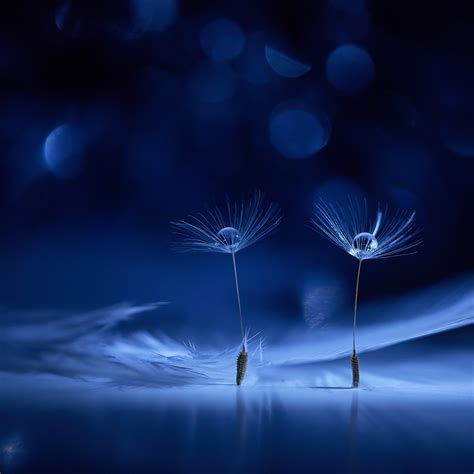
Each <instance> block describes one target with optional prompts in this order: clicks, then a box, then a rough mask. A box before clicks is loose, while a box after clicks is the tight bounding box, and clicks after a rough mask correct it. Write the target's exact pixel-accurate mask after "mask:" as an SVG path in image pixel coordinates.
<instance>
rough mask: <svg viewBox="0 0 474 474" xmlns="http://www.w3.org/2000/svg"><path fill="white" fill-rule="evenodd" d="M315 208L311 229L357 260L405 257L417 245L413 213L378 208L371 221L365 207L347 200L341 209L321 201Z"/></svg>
mask: <svg viewBox="0 0 474 474" xmlns="http://www.w3.org/2000/svg"><path fill="white" fill-rule="evenodd" d="M315 206H316V211H315V213H314V216H313V219H312V220H311V224H312V226H313V228H314V229H315V230H316V231H317V232H319V233H321V234H322V235H323V236H324V237H326V238H327V239H329V240H330V241H332V242H333V243H334V244H336V245H337V246H338V247H340V248H342V249H343V250H345V251H346V252H347V253H349V254H350V255H352V256H353V257H355V258H357V259H358V260H369V259H374V258H387V257H397V256H401V255H406V254H409V253H412V250H413V249H414V248H415V247H416V246H418V245H419V244H420V243H421V239H420V238H419V233H420V230H419V228H418V227H417V225H416V223H415V212H411V211H400V210H399V211H397V212H395V213H394V214H393V215H389V213H388V210H387V209H386V210H385V211H382V210H380V209H379V210H378V211H377V213H376V215H375V220H372V219H371V218H370V215H369V212H368V209H367V204H364V205H363V206H362V205H360V204H359V203H356V202H353V201H351V200H350V201H349V205H348V206H345V207H342V206H340V205H338V204H331V203H327V202H325V201H323V200H319V201H318V202H317V203H316V205H315Z"/></svg>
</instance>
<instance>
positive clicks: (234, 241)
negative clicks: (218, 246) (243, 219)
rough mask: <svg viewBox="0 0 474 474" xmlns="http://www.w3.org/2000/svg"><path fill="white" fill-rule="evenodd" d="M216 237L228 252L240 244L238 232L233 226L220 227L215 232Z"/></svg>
mask: <svg viewBox="0 0 474 474" xmlns="http://www.w3.org/2000/svg"><path fill="white" fill-rule="evenodd" d="M217 237H218V238H219V240H220V241H221V242H222V244H223V245H224V247H225V248H226V250H228V251H229V252H233V251H234V250H236V249H237V247H238V246H239V244H240V234H239V231H238V230H237V229H236V228H235V227H224V228H222V229H221V230H220V231H219V232H218V233H217Z"/></svg>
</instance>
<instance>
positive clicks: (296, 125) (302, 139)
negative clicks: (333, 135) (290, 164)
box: [269, 109, 330, 159]
mask: <svg viewBox="0 0 474 474" xmlns="http://www.w3.org/2000/svg"><path fill="white" fill-rule="evenodd" d="M269 132H270V141H271V143H272V145H273V146H274V147H275V148H276V149H277V150H278V151H279V152H280V153H281V154H282V155H283V156H284V157H286V158H290V159H304V158H308V157H310V156H311V155H314V154H315V153H317V152H318V151H319V150H321V149H322V148H324V147H325V146H326V144H327V142H328V140H329V136H330V124H329V121H328V120H327V118H326V117H325V116H323V115H322V114H321V115H320V116H317V115H315V114H312V113H310V112H307V111H305V110H301V109H289V110H284V111H282V112H279V113H277V114H275V115H274V116H273V117H271V119H270V125H269Z"/></svg>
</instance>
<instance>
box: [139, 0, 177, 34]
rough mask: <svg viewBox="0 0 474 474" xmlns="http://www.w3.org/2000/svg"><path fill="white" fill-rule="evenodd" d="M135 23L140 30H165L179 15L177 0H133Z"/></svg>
mask: <svg viewBox="0 0 474 474" xmlns="http://www.w3.org/2000/svg"><path fill="white" fill-rule="evenodd" d="M132 8H133V10H134V14H135V24H136V27H137V29H138V30H143V31H163V30H165V29H166V28H168V27H169V26H170V25H171V24H172V23H173V22H174V21H175V19H176V17H177V16H178V10H179V5H178V1H177V0H133V2H132Z"/></svg>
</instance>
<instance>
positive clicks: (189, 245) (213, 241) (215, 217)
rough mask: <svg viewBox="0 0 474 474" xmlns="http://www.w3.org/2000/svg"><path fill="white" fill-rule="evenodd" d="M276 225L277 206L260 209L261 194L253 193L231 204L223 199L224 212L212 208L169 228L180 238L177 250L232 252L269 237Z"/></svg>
mask: <svg viewBox="0 0 474 474" xmlns="http://www.w3.org/2000/svg"><path fill="white" fill-rule="evenodd" d="M280 222H281V215H280V211H279V209H278V207H277V206H276V205H275V204H269V205H268V206H264V203H263V195H262V194H261V193H259V192H257V193H255V194H254V195H253V196H252V197H250V198H249V199H248V200H244V199H242V200H241V201H240V202H236V203H234V204H233V205H232V204H231V202H230V201H229V199H227V205H226V210H225V211H224V212H222V211H221V210H220V209H219V208H217V207H216V208H215V209H213V210H209V211H207V212H206V213H200V214H196V215H194V216H189V217H188V220H187V221H184V220H181V221H177V222H171V225H172V227H173V229H174V233H175V234H176V235H177V236H178V238H179V239H180V241H179V242H177V243H176V244H175V248H176V249H177V250H181V251H184V252H186V251H197V252H220V253H235V252H238V251H239V250H242V249H244V248H245V247H248V246H249V245H252V244H254V243H255V242H257V241H258V240H261V239H263V238H265V237H267V236H268V235H270V234H271V233H272V232H274V231H275V230H276V228H277V227H278V225H279V224H280Z"/></svg>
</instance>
